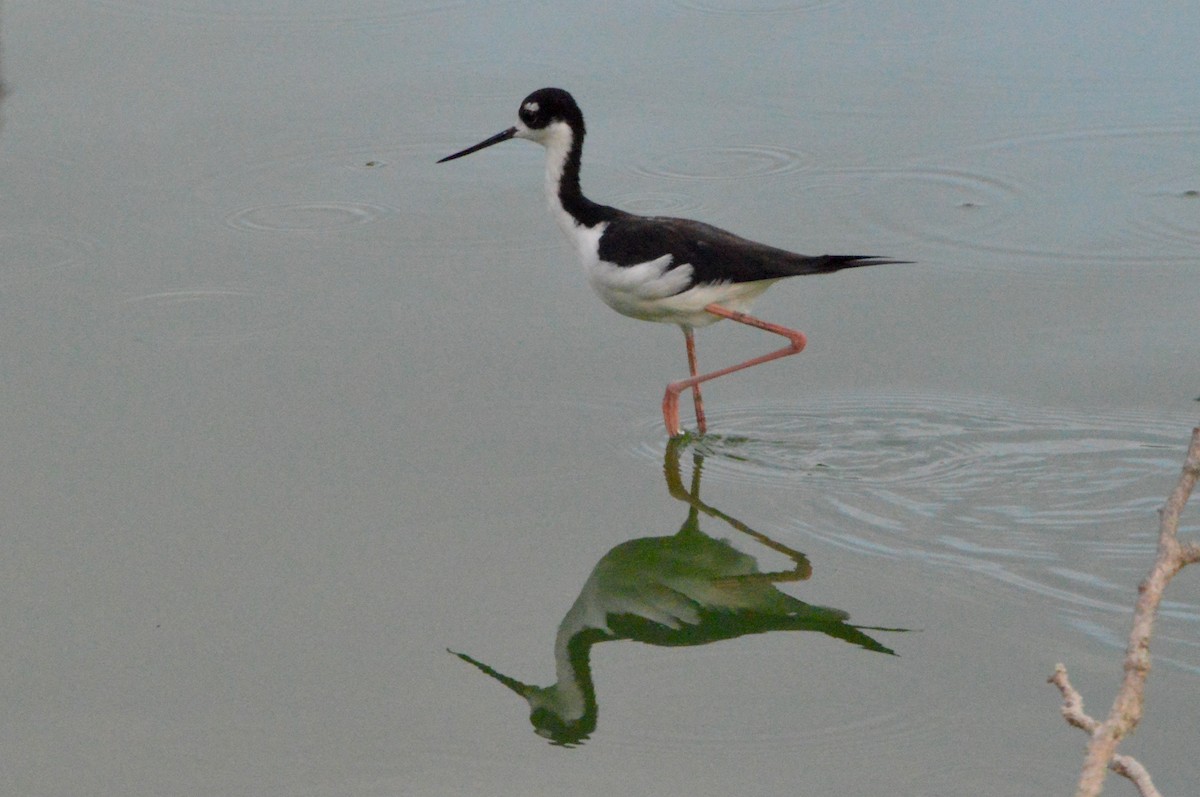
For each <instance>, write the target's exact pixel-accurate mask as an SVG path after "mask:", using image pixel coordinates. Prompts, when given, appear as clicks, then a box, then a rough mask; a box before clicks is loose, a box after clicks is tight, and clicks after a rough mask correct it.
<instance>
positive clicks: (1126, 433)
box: [642, 397, 1200, 666]
mask: <svg viewBox="0 0 1200 797" xmlns="http://www.w3.org/2000/svg"><path fill="white" fill-rule="evenodd" d="M1192 422H1194V419H1182V420H1179V421H1170V420H1164V419H1162V418H1156V417H1146V416H1139V415H1135V414H1107V415H1106V414H1085V413H1069V412H1048V411H1045V410H1040V409H1036V408H1026V407H1014V406H1011V405H1007V404H1003V403H1000V402H991V401H971V400H947V399H944V398H940V397H928V398H926V397H900V398H893V397H888V398H880V399H876V400H858V401H853V402H850V401H829V402H825V403H819V404H816V405H809V406H807V407H806V408H805V409H803V410H794V411H782V410H763V409H761V408H755V409H752V410H745V411H742V412H733V413H727V414H723V415H721V416H720V417H716V418H710V423H711V424H712V425H713V427H714V428H716V429H720V430H722V433H721V434H719V435H709V436H707V437H705V438H701V439H700V440H697V441H696V442H695V443H694V445H695V447H696V450H698V451H700V452H701V453H703V454H705V455H706V459H705V462H704V478H705V482H706V483H707V482H710V481H724V482H730V483H735V484H736V483H741V484H746V485H758V486H760V487H765V488H768V489H771V488H772V487H774V486H777V487H782V488H785V489H786V491H787V494H788V503H789V506H792V507H794V516H793V517H792V518H791V520H789V521H788V522H787V525H788V527H789V528H790V529H791V530H792V531H793V532H794V533H797V534H800V535H802V536H805V537H809V538H814V539H819V540H822V541H823V542H825V543H828V544H831V545H834V546H836V547H839V548H843V549H846V550H850V551H853V552H856V553H859V554H862V555H867V556H874V557H886V558H905V559H915V560H918V561H924V562H926V563H927V564H929V565H930V566H932V567H934V568H936V569H938V570H946V569H951V570H960V571H969V572H973V573H977V574H983V575H986V576H988V577H990V578H994V579H996V580H998V581H999V582H1002V583H1004V584H1007V585H1008V586H1010V587H1016V588H1017V589H1019V590H1023V591H1028V592H1031V593H1035V594H1037V595H1040V596H1042V597H1044V598H1049V599H1050V600H1051V601H1052V602H1054V603H1057V604H1059V605H1060V606H1062V607H1063V610H1064V612H1068V613H1070V616H1072V617H1074V618H1076V619H1075V620H1073V622H1077V621H1079V618H1084V619H1086V620H1087V621H1088V622H1093V623H1098V624H1099V625H1100V626H1103V627H1108V624H1109V622H1110V621H1112V618H1114V617H1115V618H1121V617H1124V616H1125V614H1126V613H1127V612H1128V608H1129V607H1128V601H1129V595H1130V591H1131V589H1132V588H1133V586H1134V585H1136V584H1137V583H1138V581H1139V580H1140V579H1141V577H1142V576H1143V575H1144V574H1145V571H1146V569H1147V568H1148V567H1149V564H1150V562H1151V561H1152V560H1153V557H1154V551H1155V546H1156V542H1157V528H1158V527H1157V515H1156V510H1157V509H1158V508H1159V507H1161V506H1162V504H1163V502H1164V501H1165V499H1166V495H1167V493H1168V491H1169V490H1170V489H1171V487H1172V486H1173V485H1174V482H1175V479H1176V478H1177V477H1178V473H1179V468H1180V464H1181V461H1182V456H1183V452H1184V450H1185V448H1186V444H1187V439H1188V436H1189V434H1190V427H1191V423H1192ZM739 430H745V433H744V434H743V433H741V432H740V431H739ZM654 448H655V447H653V446H650V445H648V444H647V445H645V446H643V447H642V453H644V454H645V455H646V456H647V457H652V456H655V455H656V452H655V451H654ZM657 456H658V457H661V453H660V452H659V453H657ZM1196 530H1197V529H1195V528H1192V529H1190V530H1188V533H1195V531H1196ZM1176 616H1177V617H1179V618H1183V619H1186V620H1188V621H1190V622H1196V623H1200V605H1198V604H1193V603H1181V604H1179V605H1178V606H1177V607H1176ZM1177 658H1180V656H1177ZM1192 662H1193V664H1195V665H1197V666H1200V657H1197V656H1193V657H1192Z"/></svg>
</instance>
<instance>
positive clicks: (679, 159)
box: [634, 145, 814, 180]
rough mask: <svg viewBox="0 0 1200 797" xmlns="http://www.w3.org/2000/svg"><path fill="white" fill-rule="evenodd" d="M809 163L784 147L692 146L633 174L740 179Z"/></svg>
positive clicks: (784, 171) (808, 166)
mask: <svg viewBox="0 0 1200 797" xmlns="http://www.w3.org/2000/svg"><path fill="white" fill-rule="evenodd" d="M813 163H814V158H813V156H812V155H810V154H809V153H807V152H804V151H802V150H798V149H789V148H787V147H775V146H765V145H741V146H729V147H693V148H691V149H681V150H676V151H674V152H670V153H668V154H666V155H664V156H663V157H662V159H661V160H659V161H658V162H656V163H653V164H651V165H649V166H640V167H637V168H635V169H634V171H635V172H636V173H638V174H642V175H648V176H651V177H666V178H670V179H673V180H742V179H746V178H753V177H767V176H775V175H781V174H789V173H792V172H798V171H805V170H808V169H811V168H812V165H813Z"/></svg>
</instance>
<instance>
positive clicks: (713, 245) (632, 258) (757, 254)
mask: <svg viewBox="0 0 1200 797" xmlns="http://www.w3.org/2000/svg"><path fill="white" fill-rule="evenodd" d="M667 254H669V255H671V257H672V260H671V268H676V267H678V266H682V265H685V264H690V265H691V267H692V283H693V284H697V283H707V282H755V281H758V280H768V279H780V278H782V277H795V276H799V275H801V274H827V273H830V272H833V271H840V270H842V269H844V268H857V267H860V266H877V265H882V264H885V263H904V262H907V261H903V260H888V259H885V258H880V257H874V256H864V255H819V256H816V257H812V256H809V255H800V254H796V253H795V252H789V251H787V250H786V249H777V248H776V247H774V246H767V245H766V244H760V243H758V242H756V241H750V240H747V239H745V238H742V237H740V236H737V235H734V234H733V233H731V232H727V231H725V230H722V229H720V228H719V227H713V226H712V225H711V224H704V223H703V222H699V221H692V220H691V219H675V218H669V217H664V216H635V215H633V214H626V213H622V214H620V216H618V217H616V218H613V219H612V220H611V221H610V222H609V226H608V228H607V229H606V230H605V231H604V235H603V236H602V237H601V239H600V258H601V259H602V260H605V261H607V262H609V263H615V264H617V265H620V266H633V265H637V264H638V263H645V262H647V261H650V260H655V259H657V258H660V257H662V256H663V255H667Z"/></svg>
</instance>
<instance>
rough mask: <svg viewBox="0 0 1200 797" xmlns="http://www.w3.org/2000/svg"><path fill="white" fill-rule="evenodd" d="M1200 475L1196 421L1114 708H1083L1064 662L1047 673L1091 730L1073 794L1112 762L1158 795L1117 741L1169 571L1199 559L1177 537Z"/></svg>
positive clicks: (1072, 713)
mask: <svg viewBox="0 0 1200 797" xmlns="http://www.w3.org/2000/svg"><path fill="white" fill-rule="evenodd" d="M1197 479H1200V427H1198V428H1196V429H1193V430H1192V440H1191V444H1190V445H1189V446H1188V453H1187V458H1186V460H1185V461H1184V465H1183V472H1182V473H1181V474H1180V476H1179V482H1178V483H1177V484H1176V485H1175V489H1174V490H1173V491H1172V492H1171V496H1170V497H1169V498H1168V499H1167V503H1166V505H1165V506H1164V507H1163V508H1162V510H1161V511H1160V512H1159V527H1158V555H1157V557H1156V559H1155V562H1154V567H1153V568H1152V569H1151V570H1150V574H1149V575H1148V576H1146V579H1145V580H1144V581H1143V582H1142V583H1141V584H1140V585H1139V586H1138V599H1137V604H1136V605H1135V607H1134V613H1133V628H1132V630H1131V631H1130V633H1129V645H1128V647H1127V648H1126V649H1125V677H1124V679H1123V681H1122V683H1121V688H1120V690H1119V691H1118V692H1117V697H1116V699H1115V700H1114V701H1113V705H1112V710H1111V711H1110V712H1109V714H1108V718H1107V719H1105V720H1104V722H1097V721H1096V720H1095V719H1093V718H1092V717H1090V716H1088V714H1086V713H1085V712H1084V710H1083V698H1082V696H1081V695H1080V694H1079V692H1078V691H1076V690H1075V688H1074V687H1073V686H1071V683H1070V681H1069V680H1068V679H1067V670H1066V667H1064V666H1063V665H1061V664H1059V665H1058V666H1057V667H1055V669H1054V675H1052V676H1051V677H1050V683H1053V684H1054V685H1056V686H1057V687H1058V689H1059V691H1060V692H1061V693H1062V696H1063V706H1062V713H1063V717H1064V718H1065V719H1066V721H1067V722H1068V723H1070V724H1071V725H1074V726H1075V727H1077V728H1082V729H1083V730H1085V731H1087V732H1088V733H1090V734H1091V737H1092V738H1091V741H1090V742H1089V743H1088V748H1087V755H1086V757H1085V758H1084V763H1083V771H1082V772H1081V773H1080V776H1079V784H1078V786H1077V787H1076V791H1075V795H1076V797H1095V795H1098V794H1099V793H1100V790H1101V789H1102V788H1103V786H1104V778H1105V776H1106V775H1107V773H1108V770H1109V769H1110V768H1111V769H1112V770H1113V771H1114V772H1117V773H1119V774H1121V775H1123V776H1124V777H1126V778H1128V779H1129V780H1130V781H1131V782H1132V783H1133V784H1134V785H1135V786H1136V787H1137V790H1138V793H1139V794H1140V795H1142V797H1160V795H1159V793H1158V790H1157V789H1155V788H1154V784H1153V783H1152V782H1151V780H1150V773H1149V772H1147V771H1146V769H1145V767H1143V766H1142V765H1141V764H1140V763H1138V762H1137V761H1136V760H1135V759H1133V758H1130V757H1129V756H1125V755H1117V752H1116V750H1117V744H1118V743H1119V742H1120V741H1121V739H1123V738H1124V737H1126V736H1128V735H1129V734H1130V733H1132V732H1133V729H1134V728H1136V727H1137V724H1138V722H1140V721H1141V718H1142V708H1143V704H1144V699H1145V698H1144V695H1145V688H1146V678H1147V676H1149V674H1150V636H1151V634H1152V633H1153V631H1154V620H1155V616H1156V615H1157V613H1158V606H1159V604H1160V603H1161V602H1162V598H1163V592H1164V591H1165V590H1166V588H1167V584H1168V583H1170V581H1171V578H1172V576H1174V575H1175V574H1176V573H1178V572H1179V571H1180V570H1181V569H1182V568H1183V567H1184V566H1186V565H1188V564H1191V563H1193V562H1197V561H1200V546H1198V545H1197V544H1196V543H1192V542H1188V543H1183V544H1181V543H1180V542H1179V539H1178V533H1179V516H1180V515H1181V514H1182V512H1183V507H1184V506H1185V505H1186V504H1187V502H1188V498H1189V497H1190V496H1191V494H1192V490H1193V488H1195V486H1196V481H1197Z"/></svg>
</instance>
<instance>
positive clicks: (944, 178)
mask: <svg viewBox="0 0 1200 797" xmlns="http://www.w3.org/2000/svg"><path fill="white" fill-rule="evenodd" d="M1198 147H1200V128H1197V127H1195V126H1162V127H1145V128H1125V127H1114V128H1106V129H1097V130H1069V131H1056V132H1051V133H1044V134H1037V135H1025V136H1017V137H1012V138H1007V139H1000V140H997V141H992V142H989V143H986V144H983V145H980V146H977V147H971V148H968V149H965V150H962V151H959V152H955V153H950V154H948V155H946V156H943V157H942V158H940V159H938V161H937V162H933V163H921V164H914V165H913V166H911V167H908V168H904V169H893V170H882V169H881V170H871V169H857V170H856V169H849V170H846V171H845V172H844V173H845V174H846V175H847V179H848V180H851V181H853V180H856V179H857V180H859V181H869V184H868V187H869V190H867V191H864V192H862V193H861V194H859V195H858V196H855V197H854V198H853V203H854V204H853V205H848V206H847V208H846V209H845V210H844V212H845V213H847V214H851V215H858V214H861V215H862V216H864V217H865V220H866V221H867V222H868V223H870V224H872V225H874V226H876V227H878V228H880V229H882V230H884V231H885V232H886V233H887V234H889V235H891V236H909V237H911V238H914V239H916V240H918V241H923V242H926V243H932V244H937V245H943V246H950V247H952V248H954V249H957V250H964V251H982V252H990V253H994V254H1002V255H1012V256H1020V257H1026V258H1028V257H1036V258H1039V259H1052V260H1053V259H1057V260H1068V261H1089V262H1105V263H1145V262H1192V261H1194V260H1195V257H1196V246H1197V244H1200V168H1197V166H1196V161H1195V158H1194V153H1195V152H1196V150H1197V148H1198Z"/></svg>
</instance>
